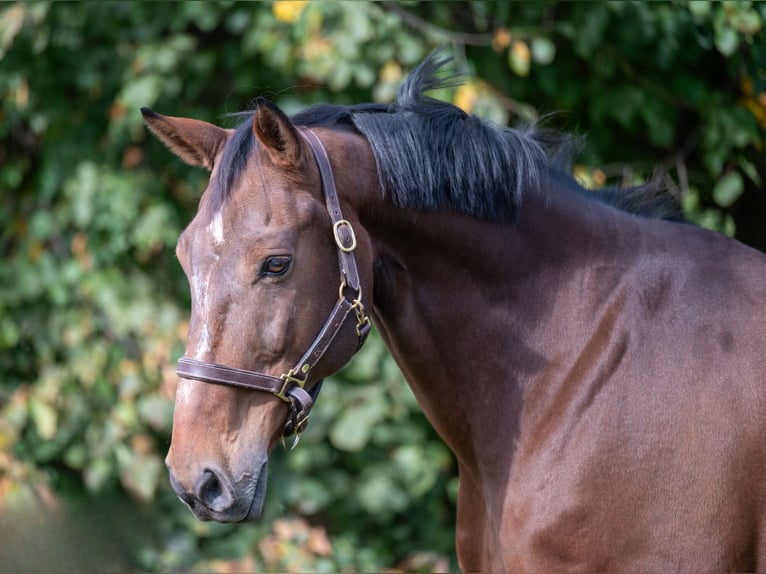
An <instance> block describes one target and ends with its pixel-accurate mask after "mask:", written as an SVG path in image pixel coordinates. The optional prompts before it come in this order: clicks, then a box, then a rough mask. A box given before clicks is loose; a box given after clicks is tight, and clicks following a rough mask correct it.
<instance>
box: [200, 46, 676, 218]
mask: <svg viewBox="0 0 766 574" xmlns="http://www.w3.org/2000/svg"><path fill="white" fill-rule="evenodd" d="M450 60H451V59H450V58H449V57H444V56H441V55H440V54H439V52H438V51H437V52H435V53H433V54H431V56H429V57H428V58H426V60H424V61H423V62H422V63H421V64H420V65H419V66H418V67H417V68H416V69H415V70H414V71H413V72H412V73H411V74H410V75H409V77H408V78H407V79H406V80H405V82H404V83H403V84H402V86H401V87H400V89H399V93H398V96H397V101H396V103H394V104H359V105H352V106H339V105H333V104H319V105H315V106H312V107H309V108H307V109H306V110H303V111H301V112H299V113H297V114H295V115H294V116H292V117H291V120H292V121H293V122H294V123H295V124H296V125H300V126H305V127H320V126H321V127H330V128H332V127H341V126H346V127H350V128H352V129H356V130H357V131H358V132H359V133H361V134H362V135H364V136H365V137H366V138H367V140H368V142H369V143H370V146H371V148H372V152H373V155H374V157H375V162H376V165H377V168H378V177H379V179H380V184H381V187H382V188H383V191H384V193H386V194H387V195H388V196H390V197H391V199H392V201H393V203H394V205H397V206H399V207H402V208H409V209H414V210H450V211H457V212H461V213H465V214H468V215H472V216H475V217H478V218H481V219H485V220H490V221H493V220H495V221H496V220H506V221H513V220H515V219H516V217H517V216H518V213H519V209H520V206H521V202H522V198H523V196H524V195H525V194H527V193H535V192H537V191H539V190H540V188H541V186H542V185H543V184H544V183H545V181H546V180H548V179H549V178H552V179H554V180H556V181H558V182H560V183H564V184H567V185H568V186H574V187H575V188H578V189H580V190H582V189H581V188H580V187H579V185H577V183H576V182H575V181H574V180H573V179H572V178H571V177H570V176H568V175H565V173H564V172H565V171H566V168H567V167H568V163H569V162H570V160H571V156H572V152H573V146H572V145H571V142H572V141H573V140H572V138H570V137H560V136H552V135H551V134H548V133H544V132H539V131H537V130H535V129H534V128H532V127H530V128H528V129H525V130H518V129H512V128H504V127H499V126H497V125H495V124H492V123H490V122H487V121H484V120H482V119H480V118H478V117H477V116H472V115H469V114H467V113H465V112H464V111H463V110H461V109H460V108H458V107H457V106H454V105H452V104H449V103H446V102H443V101H439V100H435V99H433V98H429V97H427V96H425V95H424V94H425V92H427V91H429V90H432V89H436V88H443V87H450V86H455V85H458V84H459V83H460V78H459V77H458V76H455V75H451V76H446V77H445V76H442V75H440V72H441V70H442V69H443V68H444V67H445V66H446V65H447V64H448V63H449V62H450ZM238 115H240V116H242V117H243V121H242V123H241V124H240V125H239V127H238V128H237V129H236V130H235V133H234V135H233V137H232V138H231V140H230V141H229V143H228V144H227V146H226V149H225V150H224V153H223V156H222V158H221V161H220V165H219V166H218V176H217V178H216V180H215V181H214V182H213V188H212V189H211V190H210V194H209V195H210V197H209V198H208V200H209V201H211V202H212V203H213V207H214V209H215V208H217V207H219V206H220V205H222V204H223V202H224V201H225V200H226V197H227V195H228V193H229V191H230V189H231V188H232V186H233V185H234V184H235V183H236V179H237V177H238V176H239V174H240V173H241V171H242V170H243V169H244V168H245V165H246V163H247V159H248V157H249V155H250V153H251V152H252V150H253V147H254V145H255V138H254V136H253V133H252V129H251V122H252V116H253V113H252V112H245V113H243V114H238ZM593 195H594V196H595V197H597V198H599V199H601V200H602V201H605V202H606V203H610V204H612V205H615V206H617V207H619V208H621V209H624V210H626V211H630V212H633V213H637V214H640V215H647V216H652V217H665V218H668V219H676V218H678V210H677V208H676V207H675V203H674V201H668V199H670V200H672V198H670V196H669V194H667V193H664V192H661V190H660V189H659V186H657V185H656V184H652V185H649V186H642V187H636V188H631V189H629V190H607V191H606V192H594V193H593Z"/></svg>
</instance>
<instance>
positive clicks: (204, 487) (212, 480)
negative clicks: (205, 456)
mask: <svg viewBox="0 0 766 574" xmlns="http://www.w3.org/2000/svg"><path fill="white" fill-rule="evenodd" d="M220 495H221V481H220V480H218V477H217V476H216V475H215V473H214V472H213V471H212V470H205V471H204V472H203V473H202V477H201V478H200V480H199V482H198V483H197V498H199V499H200V500H201V501H202V502H203V503H204V504H205V505H207V504H208V502H209V501H213V500H215V499H216V498H218V497H219V496H220Z"/></svg>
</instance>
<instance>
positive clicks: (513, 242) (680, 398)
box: [142, 54, 766, 572]
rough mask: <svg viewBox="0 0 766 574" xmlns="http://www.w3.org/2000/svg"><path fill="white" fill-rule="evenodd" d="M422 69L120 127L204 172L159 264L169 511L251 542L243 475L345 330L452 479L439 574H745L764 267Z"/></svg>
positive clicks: (332, 361) (663, 197)
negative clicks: (185, 286) (222, 122)
mask: <svg viewBox="0 0 766 574" xmlns="http://www.w3.org/2000/svg"><path fill="white" fill-rule="evenodd" d="M448 65H449V58H448V57H446V56H444V55H438V54H432V55H431V56H429V57H427V58H426V59H425V60H424V61H423V62H422V63H421V64H420V65H419V66H417V67H416V69H415V70H413V71H412V72H411V74H410V75H409V76H408V77H407V78H406V80H405V81H404V82H403V84H402V86H401V87H400V89H399V92H398V96H397V100H396V102H395V103H392V104H378V103H367V104H357V105H349V106H340V105H332V104H318V105H314V106H311V107H308V108H306V109H304V110H303V111H300V112H298V113H297V114H294V115H293V116H292V117H289V116H288V115H286V114H285V113H284V112H283V111H282V110H281V109H280V108H279V107H277V106H276V105H275V104H274V103H272V102H270V101H268V100H266V99H264V98H260V99H258V100H257V101H256V102H255V105H254V108H253V109H251V110H250V111H248V112H245V113H243V114H242V115H241V117H240V118H239V120H240V122H239V124H238V126H237V127H235V128H231V129H224V128H221V127H218V126H215V125H213V124H210V123H207V122H204V121H201V120H195V119H189V118H179V117H172V116H163V115H160V114H158V113H155V112H153V111H151V110H148V109H145V108H144V109H142V112H143V116H144V118H145V122H146V124H147V125H148V127H149V129H150V130H151V131H152V132H153V133H154V134H155V135H156V136H158V138H159V139H160V140H161V141H162V142H164V144H166V145H167V146H168V147H169V148H170V150H172V151H173V152H174V153H175V154H176V155H177V156H178V157H180V158H181V159H182V160H184V161H185V162H187V163H189V164H191V165H194V166H201V167H204V168H206V169H207V170H209V171H210V172H211V175H210V182H209V185H208V187H207V189H206V190H205V192H204V194H203V195H202V197H201V200H200V204H199V207H198V212H197V214H196V216H195V217H194V218H193V220H192V221H191V223H190V224H189V226H188V227H187V228H186V229H185V230H184V231H183V232H182V234H181V235H180V237H179V239H178V244H177V255H178V259H179V261H180V263H181V266H182V267H183V270H184V272H185V274H186V276H187V278H188V280H189V283H190V287H191V296H192V309H191V320H190V326H189V332H188V338H187V342H186V348H185V354H184V356H183V357H182V358H181V359H180V360H179V363H178V374H179V381H178V387H177V393H176V399H175V407H174V415H173V427H172V439H171V444H170V448H169V451H168V455H167V458H166V464H167V467H168V469H169V475H170V481H171V484H172V486H173V488H174V489H175V491H176V492H177V494H178V496H179V497H180V498H181V500H182V501H183V502H184V503H186V504H187V505H188V506H189V508H190V509H191V511H192V512H193V513H194V514H195V515H196V516H197V517H198V518H199V519H202V520H215V521H221V522H236V521H250V520H257V519H258V518H259V517H260V516H261V513H262V510H263V505H264V499H265V492H266V483H267V474H268V470H267V462H268V457H269V454H270V452H271V450H272V449H273V448H274V446H275V445H276V444H277V443H278V442H279V441H280V439H281V438H282V437H283V435H290V434H295V435H297V436H299V435H300V432H301V430H302V429H303V428H304V426H305V420H306V417H307V416H308V412H309V410H310V408H311V406H312V404H313V402H314V401H315V400H316V399H317V393H318V389H319V386H320V384H321V381H322V380H323V379H324V378H325V377H327V376H330V375H332V374H333V373H335V372H336V371H337V370H338V369H340V368H341V367H342V366H343V365H345V364H346V363H347V362H348V361H349V360H350V359H351V357H352V356H353V355H354V353H355V352H356V351H357V350H358V349H359V347H360V346H361V344H362V343H363V342H364V338H365V336H366V334H367V332H368V331H369V329H370V322H371V321H372V322H373V323H374V325H375V327H376V329H377V330H378V331H379V333H380V335H381V337H382V339H383V341H384V343H385V345H386V347H387V348H388V350H389V351H390V353H391V355H392V356H393V357H394V359H395V361H396V363H397V364H398V366H399V368H400V369H401V371H402V373H403V375H404V377H405V378H406V380H407V382H408V384H409V385H410V387H411V388H412V390H413V392H414V394H415V397H416V399H417V400H418V402H419V405H420V406H421V408H422V410H423V411H424V413H425V415H426V417H427V418H428V420H429V422H430V423H431V424H432V425H433V427H434V428H435V430H436V431H437V432H438V434H439V435H440V437H441V438H442V439H443V440H444V442H445V443H446V445H448V447H449V448H450V449H451V451H452V453H453V454H454V456H455V459H456V461H457V467H458V471H459V492H458V499H457V509H456V540H455V544H456V554H457V557H458V562H459V566H460V568H461V569H462V570H464V571H493V572H500V571H505V572H510V571H519V572H523V571H530V572H531V571H625V570H634V571H635V570H641V571H647V572H649V571H679V570H683V571H699V572H702V571H755V570H761V571H764V570H766V479H764V477H765V476H766V446H765V445H766V440H764V439H766V256H764V255H763V254H762V253H760V252H759V251H757V250H755V249H752V248H749V247H747V246H745V245H743V244H741V243H739V242H737V241H735V240H733V239H731V238H727V237H725V236H722V235H719V234H717V233H714V232H712V231H708V230H704V229H701V228H698V227H696V226H694V225H692V224H690V223H686V222H684V221H683V218H681V217H679V216H678V211H677V209H676V203H675V201H674V200H673V199H672V197H671V195H670V194H669V193H668V192H666V191H665V190H663V189H662V186H661V185H658V184H653V183H651V182H650V183H649V184H646V185H641V186H637V187H632V188H626V189H607V190H604V191H600V190H587V189H584V188H583V187H581V186H580V185H579V184H578V183H577V182H576V181H575V180H574V179H573V178H572V177H571V176H570V175H568V173H567V169H566V165H567V162H568V161H570V159H568V156H571V154H570V153H569V152H568V151H567V150H568V148H569V147H570V146H568V145H566V143H565V140H566V138H565V137H564V136H561V137H559V136H555V135H551V134H550V133H547V132H546V131H544V130H542V129H538V128H536V127H535V126H529V127H524V128H509V127H503V126H499V125H496V124H493V123H491V122H488V121H485V120H483V119H480V118H478V117H476V116H473V115H470V114H468V113H466V112H464V111H463V110H461V109H459V108H457V107H455V106H453V105H452V104H450V103H447V102H443V101H438V100H436V99H433V98H431V97H429V96H427V95H426V93H427V92H428V91H429V90H431V89H433V88H439V87H444V86H454V85H456V83H457V82H459V77H458V76H457V74H454V73H451V72H449V70H448V69H447V68H448Z"/></svg>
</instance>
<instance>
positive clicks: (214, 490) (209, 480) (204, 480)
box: [194, 468, 233, 512]
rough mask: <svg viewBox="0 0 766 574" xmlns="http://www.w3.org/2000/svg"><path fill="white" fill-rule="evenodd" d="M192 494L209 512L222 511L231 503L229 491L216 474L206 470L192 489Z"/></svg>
mask: <svg viewBox="0 0 766 574" xmlns="http://www.w3.org/2000/svg"><path fill="white" fill-rule="evenodd" d="M194 494H195V495H196V496H197V500H199V501H200V502H201V503H202V504H203V505H205V506H206V507H207V508H209V509H210V510H214V511H219V512H220V511H223V510H226V509H227V508H229V506H231V504H232V502H233V497H232V494H231V489H230V488H227V486H226V482H225V479H223V478H221V477H220V475H219V474H218V473H216V472H215V471H213V470H210V469H208V468H206V469H205V470H204V471H203V472H202V475H201V476H200V478H199V480H198V481H197V484H196V485H195V488H194Z"/></svg>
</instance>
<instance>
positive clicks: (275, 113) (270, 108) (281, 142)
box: [253, 98, 302, 167]
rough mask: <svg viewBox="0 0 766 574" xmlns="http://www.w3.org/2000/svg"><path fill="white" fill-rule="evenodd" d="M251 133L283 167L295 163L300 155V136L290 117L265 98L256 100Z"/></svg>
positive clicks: (272, 158) (274, 160)
mask: <svg viewBox="0 0 766 574" xmlns="http://www.w3.org/2000/svg"><path fill="white" fill-rule="evenodd" d="M253 133H254V134H255V137H256V138H258V141H259V142H261V144H263V146H264V147H265V148H266V150H267V151H268V152H269V155H270V156H271V160H272V161H273V162H274V163H275V164H276V165H280V166H284V167H289V166H294V165H296V164H297V163H298V162H299V160H300V156H301V149H302V148H301V136H300V134H299V133H298V130H297V129H296V128H295V126H294V125H293V123H292V122H291V121H290V119H289V118H288V117H287V116H286V115H285V113H284V112H283V111H282V110H280V109H279V108H278V107H277V106H275V105H274V104H272V103H271V102H270V101H269V100H267V99H266V98H258V100H256V108H255V113H254V114H253Z"/></svg>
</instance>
